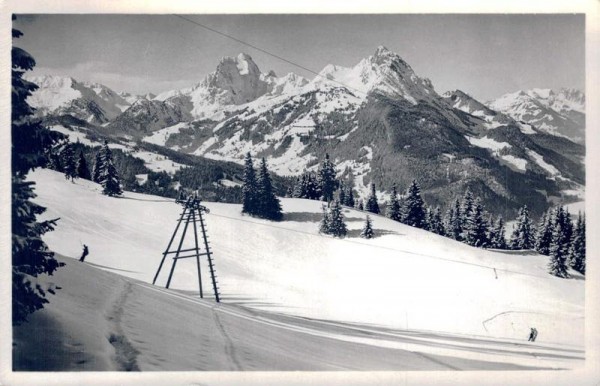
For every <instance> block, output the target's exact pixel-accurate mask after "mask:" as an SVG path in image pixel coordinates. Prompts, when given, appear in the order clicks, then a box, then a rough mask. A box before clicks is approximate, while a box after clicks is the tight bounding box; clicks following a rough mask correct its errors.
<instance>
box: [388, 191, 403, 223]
mask: <svg viewBox="0 0 600 386" xmlns="http://www.w3.org/2000/svg"><path fill="white" fill-rule="evenodd" d="M386 215H387V217H388V218H390V219H392V220H394V221H402V210H401V208H400V201H398V192H397V191H396V184H394V185H393V186H392V197H391V198H390V203H389V205H388V209H387V211H386Z"/></svg>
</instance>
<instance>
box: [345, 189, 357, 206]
mask: <svg viewBox="0 0 600 386" xmlns="http://www.w3.org/2000/svg"><path fill="white" fill-rule="evenodd" d="M355 204H356V202H355V201H354V192H353V189H352V186H349V187H348V190H347V192H346V206H349V207H350V208H354V205H355Z"/></svg>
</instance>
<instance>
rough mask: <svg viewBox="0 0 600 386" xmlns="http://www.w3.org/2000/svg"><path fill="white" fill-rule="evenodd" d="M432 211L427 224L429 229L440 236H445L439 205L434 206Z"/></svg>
mask: <svg viewBox="0 0 600 386" xmlns="http://www.w3.org/2000/svg"><path fill="white" fill-rule="evenodd" d="M432 213H433V214H432V216H431V218H430V220H429V224H428V226H429V230H430V231H431V232H433V233H435V234H438V235H440V236H446V229H445V228H444V222H443V220H442V211H441V209H440V208H439V207H436V208H435V210H434V211H433V212H432Z"/></svg>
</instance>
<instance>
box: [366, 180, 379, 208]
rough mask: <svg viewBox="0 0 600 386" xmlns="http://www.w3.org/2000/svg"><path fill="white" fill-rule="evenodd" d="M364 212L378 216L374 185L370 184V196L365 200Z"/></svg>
mask: <svg viewBox="0 0 600 386" xmlns="http://www.w3.org/2000/svg"><path fill="white" fill-rule="evenodd" d="M365 210H366V211H368V212H371V213H375V214H379V203H377V193H376V192H375V184H374V183H371V194H369V197H368V198H367V204H366V205H365Z"/></svg>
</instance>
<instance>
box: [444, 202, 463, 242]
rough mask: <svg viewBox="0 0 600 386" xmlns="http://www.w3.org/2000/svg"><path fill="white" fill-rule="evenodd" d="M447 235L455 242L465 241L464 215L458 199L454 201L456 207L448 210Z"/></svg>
mask: <svg viewBox="0 0 600 386" xmlns="http://www.w3.org/2000/svg"><path fill="white" fill-rule="evenodd" d="M446 233H447V234H448V237H450V238H452V239H454V240H457V241H462V240H463V237H462V234H463V213H462V210H461V205H460V200H459V199H458V198H457V199H456V200H455V201H454V205H452V206H451V207H450V209H448V212H447V214H446Z"/></svg>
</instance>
